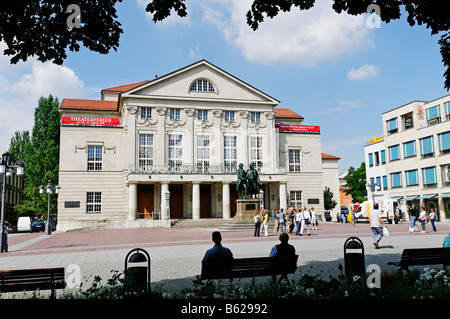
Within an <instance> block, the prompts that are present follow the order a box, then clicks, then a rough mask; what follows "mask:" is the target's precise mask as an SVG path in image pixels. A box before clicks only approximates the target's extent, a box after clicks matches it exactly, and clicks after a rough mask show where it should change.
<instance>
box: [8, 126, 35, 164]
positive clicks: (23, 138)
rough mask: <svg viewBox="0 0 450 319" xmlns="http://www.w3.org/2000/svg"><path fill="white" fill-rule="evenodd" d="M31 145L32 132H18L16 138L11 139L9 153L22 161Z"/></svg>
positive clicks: (15, 134)
mask: <svg viewBox="0 0 450 319" xmlns="http://www.w3.org/2000/svg"><path fill="white" fill-rule="evenodd" d="M30 145H31V139H30V132H29V131H22V132H20V131H16V132H15V133H14V136H13V137H11V141H10V143H9V150H8V153H9V154H11V155H13V156H15V157H16V158H18V159H22V158H23V157H24V156H25V153H26V152H27V149H28V148H29V147H30Z"/></svg>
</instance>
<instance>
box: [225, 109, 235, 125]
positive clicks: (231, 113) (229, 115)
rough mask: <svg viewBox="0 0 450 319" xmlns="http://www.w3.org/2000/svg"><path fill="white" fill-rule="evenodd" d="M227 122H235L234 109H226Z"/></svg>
mask: <svg viewBox="0 0 450 319" xmlns="http://www.w3.org/2000/svg"><path fill="white" fill-rule="evenodd" d="M225 122H234V111H225Z"/></svg>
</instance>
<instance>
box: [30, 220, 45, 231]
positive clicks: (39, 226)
mask: <svg viewBox="0 0 450 319" xmlns="http://www.w3.org/2000/svg"><path fill="white" fill-rule="evenodd" d="M35 231H36V232H39V231H45V222H44V221H43V220H42V219H38V220H35V221H33V222H32V223H31V232H35Z"/></svg>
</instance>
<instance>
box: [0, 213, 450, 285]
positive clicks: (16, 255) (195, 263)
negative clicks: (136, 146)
mask: <svg viewBox="0 0 450 319" xmlns="http://www.w3.org/2000/svg"><path fill="white" fill-rule="evenodd" d="M427 226H428V225H427ZM388 229H389V232H390V237H384V238H383V239H382V240H381V243H380V246H381V249H379V250H375V249H374V248H373V245H372V235H371V231H370V226H369V225H368V224H356V225H355V226H352V225H351V224H336V223H325V222H324V223H321V224H320V225H319V229H318V230H312V231H311V236H307V235H306V234H307V232H306V230H305V231H304V233H303V236H302V237H299V236H290V243H291V244H292V245H294V247H295V248H296V251H297V253H298V254H299V262H298V265H299V266H300V267H301V268H300V271H297V274H298V275H300V273H302V272H303V274H304V273H306V272H310V273H312V274H323V275H324V276H326V277H327V278H328V276H329V275H332V276H337V274H338V273H339V271H338V265H339V264H342V265H344V261H343V256H344V251H343V249H344V247H343V245H344V242H345V240H346V239H347V238H348V237H351V236H356V237H358V238H360V239H361V240H362V241H363V243H364V253H365V260H366V267H367V265H369V264H372V263H376V264H378V265H380V267H381V268H382V270H383V269H395V268H394V267H393V266H387V265H386V264H387V262H388V261H395V260H399V258H400V255H401V253H402V251H403V249H404V248H410V247H440V246H442V242H443V239H444V237H445V236H446V235H448V234H449V232H450V224H442V223H438V224H437V229H438V232H436V233H433V232H428V233H426V234H422V233H413V234H409V233H408V224H400V225H388ZM214 230H217V229H216V228H209V227H173V228H170V229H169V228H151V229H149V228H146V229H125V230H100V231H89V232H64V233H58V232H54V233H53V234H52V235H44V234H42V233H33V234H29V233H20V234H10V235H9V236H8V244H9V251H8V253H3V254H0V269H2V270H7V269H24V268H45V267H67V266H68V265H71V264H77V265H79V266H80V267H81V271H82V277H83V282H86V283H89V284H90V283H91V282H92V279H93V277H94V276H100V277H102V278H104V279H105V280H106V279H109V278H111V276H112V273H111V272H112V271H119V272H122V271H123V270H124V267H125V257H126V255H127V253H128V252H129V251H130V250H132V249H134V248H143V249H145V250H146V251H147V252H148V253H149V254H150V258H151V281H152V283H153V284H155V283H160V284H164V285H167V286H173V287H178V288H179V287H180V286H183V285H184V287H187V286H190V284H191V283H192V279H193V278H194V277H195V276H196V275H197V274H199V273H200V267H201V259H202V258H203V255H204V253H205V251H206V250H207V249H209V248H210V247H212V246H213V243H212V241H211V233H212V232H213V231H214ZM269 230H270V232H269V236H268V237H259V238H255V237H253V231H248V230H247V231H224V230H221V232H222V238H223V241H222V244H223V245H224V246H225V247H228V248H230V249H231V251H232V252H233V255H234V257H236V258H241V257H252V256H255V257H256V256H268V254H269V252H270V249H271V247H272V246H273V245H275V244H277V243H278V242H279V240H278V236H279V233H273V230H272V229H271V227H269Z"/></svg>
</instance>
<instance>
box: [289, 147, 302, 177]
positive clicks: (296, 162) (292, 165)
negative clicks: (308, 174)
mask: <svg viewBox="0 0 450 319" xmlns="http://www.w3.org/2000/svg"><path fill="white" fill-rule="evenodd" d="M289 172H300V150H289Z"/></svg>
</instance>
